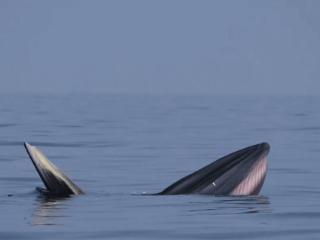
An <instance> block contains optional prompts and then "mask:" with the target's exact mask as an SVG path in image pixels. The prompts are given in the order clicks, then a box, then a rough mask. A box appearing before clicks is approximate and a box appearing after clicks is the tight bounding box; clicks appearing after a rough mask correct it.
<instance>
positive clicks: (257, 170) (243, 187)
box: [230, 156, 268, 196]
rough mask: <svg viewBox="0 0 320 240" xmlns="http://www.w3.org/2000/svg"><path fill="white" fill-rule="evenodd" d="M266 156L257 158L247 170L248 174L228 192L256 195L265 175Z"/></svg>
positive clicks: (234, 194)
mask: <svg viewBox="0 0 320 240" xmlns="http://www.w3.org/2000/svg"><path fill="white" fill-rule="evenodd" d="M267 169H268V160H267V156H265V157H263V158H261V159H260V160H258V161H257V162H256V163H255V164H254V165H253V166H252V168H251V170H250V171H249V174H248V175H247V176H246V177H245V178H244V179H243V180H242V181H241V182H240V183H239V185H238V186H237V187H236V188H235V189H234V190H233V191H232V192H231V193H230V195H233V196H241V195H258V194H259V192H260V190H261V188H262V185H263V183H264V180H265V177H266V175H267Z"/></svg>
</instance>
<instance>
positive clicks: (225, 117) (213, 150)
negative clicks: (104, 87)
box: [0, 95, 320, 239]
mask: <svg viewBox="0 0 320 240" xmlns="http://www.w3.org/2000/svg"><path fill="white" fill-rule="evenodd" d="M24 141H28V142H30V143H31V144H34V145H36V146H38V147H39V148H40V149H41V150H42V151H43V152H44V153H45V154H46V155H47V156H48V158H49V159H50V160H52V161H53V162H54V163H55V164H56V165H57V166H59V167H60V168H61V169H63V170H64V172H65V173H67V175H69V176H70V177H71V178H72V179H73V180H74V181H75V182H76V183H78V185H79V186H81V187H82V188H83V189H84V190H85V191H86V193H87V194H86V195H85V196H80V197H72V198H68V199H45V198H44V197H42V196H41V195H39V194H38V193H37V192H36V191H35V187H37V186H42V182H41V180H40V178H39V176H38V175H37V173H36V171H35V169H34V167H33V165H32V163H31V161H30V160H29V158H28V156H27V154H26V152H25V150H24V147H23V142H24ZM262 141H267V142H269V143H270V145H271V152H270V155H269V172H268V175H267V179H266V182H265V184H264V187H263V189H262V192H261V195H260V196H257V197H213V196H200V195H185V196H143V195H141V193H145V192H146V193H155V192H158V191H160V190H162V189H163V188H165V187H166V186H168V185H169V184H171V183H172V182H174V181H176V180H177V179H179V178H180V177H183V176H185V175H187V174H189V173H191V172H192V171H194V170H197V169H198V168H200V167H202V166H204V165H206V164H208V163H210V162H212V161H214V160H216V159H217V158H219V157H221V156H223V155H225V154H228V153H230V152H232V151H234V150H237V149H239V148H242V147H246V146H249V145H252V144H256V143H259V142H262ZM319 155H320V98H317V97H210V96H179V97H173V96H133V95H132V96H116V95H114V96H103V95H101V96H93V95H92V96H89V95H78V96H67V95H52V96H13V95H12V96H10V95H2V96H0V213H1V215H0V239H105V238H110V239H270V238H272V239H319V238H320V157H319Z"/></svg>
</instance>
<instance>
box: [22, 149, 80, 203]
mask: <svg viewBox="0 0 320 240" xmlns="http://www.w3.org/2000/svg"><path fill="white" fill-rule="evenodd" d="M24 147H25V148H26V150H27V153H28V155H29V157H30V159H31V161H32V163H33V165H34V167H35V168H36V170H37V172H38V174H39V176H40V177H41V179H42V181H43V183H44V185H45V186H46V188H47V191H46V192H47V193H48V194H50V195H52V196H58V197H65V196H70V195H80V194H83V193H84V192H83V191H82V190H81V189H80V188H79V187H78V186H77V185H76V184H75V183H73V182H72V181H71V179H69V178H68V177H67V176H66V175H65V174H64V173H63V172H62V171H61V170H59V169H58V168H57V167H56V166H55V165H54V164H53V163H52V162H50V161H49V160H48V159H47V158H46V157H45V155H44V154H43V153H42V152H41V151H40V150H39V149H38V148H36V147H35V146H32V145H30V144H29V143H24Z"/></svg>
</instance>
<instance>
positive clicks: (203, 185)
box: [159, 143, 270, 196]
mask: <svg viewBox="0 0 320 240" xmlns="http://www.w3.org/2000/svg"><path fill="white" fill-rule="evenodd" d="M269 150H270V146H269V144H268V143H260V144H256V145H253V146H250V147H247V148H244V149H241V150H238V151H236V152H233V153H230V154H228V155H226V156H224V157H222V158H220V159H218V160H216V161H215V162H213V163H211V164H209V165H207V166H205V167H203V168H201V169H199V170H197V171H195V172H194V173H191V174H189V175H187V176H185V177H183V178H181V179H180V180H178V181H176V182H175V183H173V184H171V185H170V186H169V187H167V188H165V189H164V190H163V191H162V192H160V193H159V194H161V195H177V194H210V195H216V196H221V195H257V194H259V192H260V190H261V188H262V185H263V183H264V179H265V177H266V174H267V165H268V164H267V155H268V153H269Z"/></svg>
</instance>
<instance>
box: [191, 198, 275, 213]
mask: <svg viewBox="0 0 320 240" xmlns="http://www.w3.org/2000/svg"><path fill="white" fill-rule="evenodd" d="M191 206H192V209H189V211H188V212H189V213H193V214H201V213H204V214H213V215H226V214H228V215H229V214H257V213H271V208H270V200H269V198H268V197H267V196H229V197H225V196H224V197H222V196H221V197H215V198H213V199H212V200H210V201H201V202H192V204H191Z"/></svg>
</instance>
